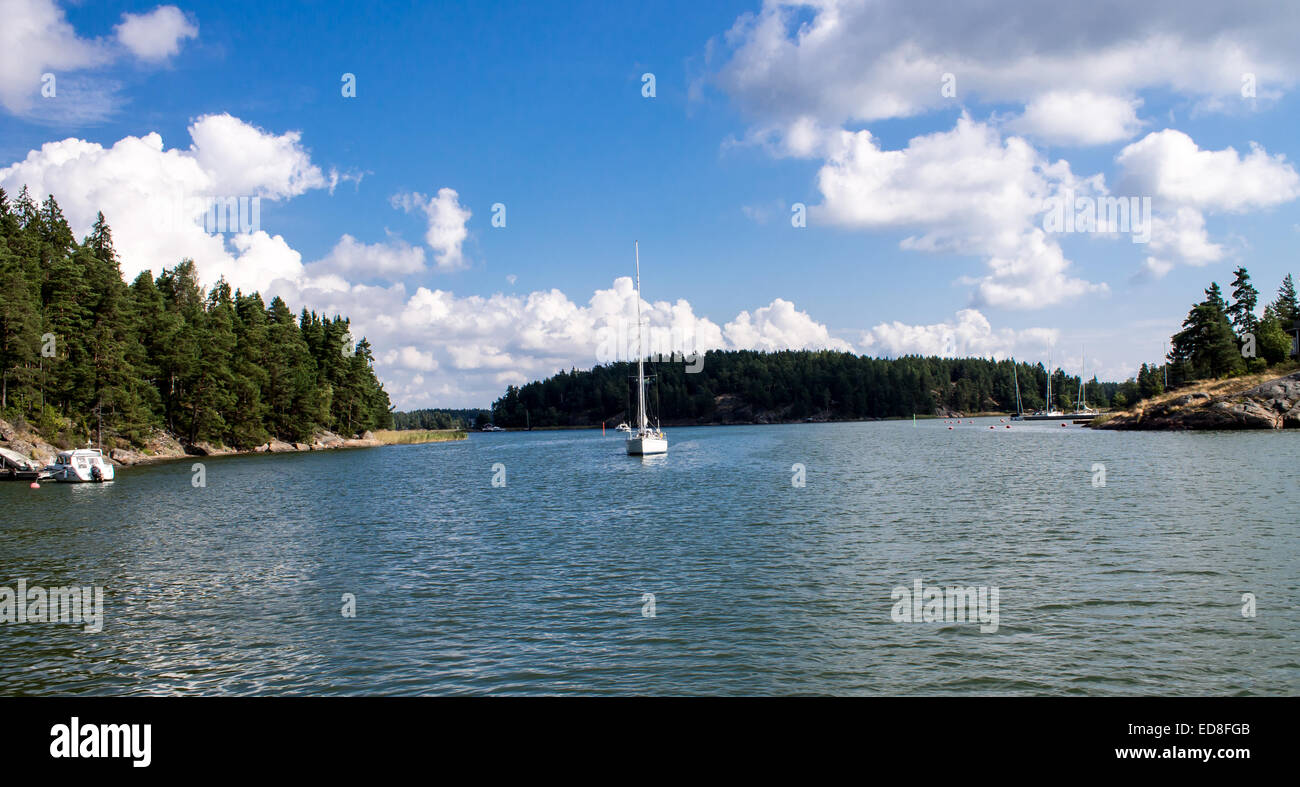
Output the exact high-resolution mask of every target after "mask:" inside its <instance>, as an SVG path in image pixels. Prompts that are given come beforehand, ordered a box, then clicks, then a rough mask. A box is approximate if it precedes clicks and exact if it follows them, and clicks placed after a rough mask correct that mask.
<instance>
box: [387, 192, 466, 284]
mask: <svg viewBox="0 0 1300 787" xmlns="http://www.w3.org/2000/svg"><path fill="white" fill-rule="evenodd" d="M392 203H393V207H395V208H400V209H402V210H405V211H406V212H408V213H410V212H412V211H415V210H420V211H423V212H424V214H425V216H426V217H427V218H428V221H429V229H428V231H427V232H426V233H425V236H424V239H425V242H426V243H428V244H429V248H431V249H433V251H434V261H435V264H436V265H437V267H438V270H443V271H454V270H458V269H460V268H464V267H466V266H467V264H468V263H467V262H466V261H465V255H464V253H463V251H462V246H463V245H464V243H465V239H466V238H467V237H469V230H468V229H467V228H466V224H467V223H468V222H469V219H470V216H471V215H473V214H472V213H470V210H469V208H466V207H464V206H462V205H461V204H460V195H459V194H457V193H456V190H455V189H451V188H446V187H443V188H440V189H438V193H437V194H436V195H435V196H434V197H433V198H432V199H430V198H429V197H426V196H425V195H423V194H421V193H419V192H411V193H409V194H397V195H395V196H394V197H393V199H392Z"/></svg>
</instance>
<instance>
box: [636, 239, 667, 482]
mask: <svg viewBox="0 0 1300 787" xmlns="http://www.w3.org/2000/svg"><path fill="white" fill-rule="evenodd" d="M633 249H634V251H635V253H636V412H637V430H636V431H635V432H631V433H630V434H628V437H627V453H628V456H644V455H646V454H666V453H668V437H667V436H666V435H665V434H664V433H663V431H662V430H660V428H659V424H658V423H656V424H655V426H654V428H651V427H650V419H649V418H647V417H646V413H645V388H646V379H645V358H644V357H643V356H644V355H645V353H644V352H643V351H642V347H641V328H642V326H641V247H640V244H637V243H634V244H633Z"/></svg>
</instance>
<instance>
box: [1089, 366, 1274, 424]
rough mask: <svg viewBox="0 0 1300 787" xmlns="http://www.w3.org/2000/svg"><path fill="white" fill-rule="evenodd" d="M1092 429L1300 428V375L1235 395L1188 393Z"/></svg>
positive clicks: (1112, 419)
mask: <svg viewBox="0 0 1300 787" xmlns="http://www.w3.org/2000/svg"><path fill="white" fill-rule="evenodd" d="M1093 428H1094V429H1121V430H1179V431H1181V430H1189V429H1197V430H1200V429H1300V372H1294V373H1292V374H1289V375H1286V376H1285V377H1278V378H1276V379H1273V380H1268V381H1267V382H1264V383H1262V384H1260V385H1257V386H1255V387H1254V388H1250V389H1248V390H1245V391H1238V392H1235V393H1227V394H1219V395H1212V394H1210V393H1206V392H1204V391H1194V392H1191V393H1185V394H1182V395H1180V396H1174V397H1172V398H1169V399H1166V400H1164V401H1161V402H1156V403H1151V404H1146V405H1141V406H1139V407H1137V408H1135V409H1133V410H1130V411H1127V412H1122V413H1118V414H1116V415H1114V416H1112V417H1110V418H1109V419H1107V420H1106V421H1104V422H1102V423H1099V424H1096V425H1095V426H1094V427H1093Z"/></svg>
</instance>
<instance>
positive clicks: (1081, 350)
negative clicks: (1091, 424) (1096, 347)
mask: <svg viewBox="0 0 1300 787" xmlns="http://www.w3.org/2000/svg"><path fill="white" fill-rule="evenodd" d="M1079 357H1080V358H1081V359H1082V360H1081V363H1082V364H1083V366H1082V368H1080V369H1079V401H1078V402H1076V403H1075V405H1074V411H1075V412H1076V413H1078V412H1082V411H1083V408H1084V406H1085V405H1084V403H1083V393H1084V388H1083V386H1084V385H1087V383H1085V382H1084V377H1085V376H1087V374H1088V352H1087V350H1085V349H1084V348H1083V347H1082V346H1080V347H1079Z"/></svg>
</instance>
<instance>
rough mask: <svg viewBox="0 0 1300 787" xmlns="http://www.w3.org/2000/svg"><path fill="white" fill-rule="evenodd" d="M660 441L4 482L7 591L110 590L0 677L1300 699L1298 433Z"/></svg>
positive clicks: (857, 433) (522, 445)
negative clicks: (938, 596)
mask: <svg viewBox="0 0 1300 787" xmlns="http://www.w3.org/2000/svg"><path fill="white" fill-rule="evenodd" d="M990 423H992V424H995V425H996V426H997V428H996V429H993V430H990V429H988V425H989V424H990ZM669 438H670V441H671V449H670V453H669V454H668V456H666V457H656V458H648V459H645V460H642V459H634V458H629V457H627V456H625V455H624V454H623V449H622V440H621V435H617V436H616V434H615V433H614V432H610V434H609V435H608V436H607V437H602V436H601V435H600V434H599V433H598V432H591V431H581V432H533V433H510V434H474V435H471V436H470V439H469V440H468V441H466V442H463V443H459V444H433V445H422V446H392V447H387V448H380V449H371V450H354V451H345V452H333V453H311V454H294V455H280V456H264V455H262V456H250V457H235V458H226V459H208V460H204V464H205V466H206V476H207V478H206V480H207V486H206V488H195V487H194V486H193V485H192V484H191V478H192V472H191V462H189V461H185V462H174V463H168V464H164V465H158V466H154V467H146V468H135V469H127V470H121V471H119V473H118V480H117V481H116V482H115V483H113V484H111V485H104V486H93V485H76V486H74V485H56V484H47V485H45V486H44V487H43V488H41V489H40V490H35V491H34V490H31V489H28V488H27V486H26V485H25V484H12V483H6V484H0V511H2V514H0V585H6V586H9V587H14V586H15V584H16V582H17V580H18V579H20V578H25V579H26V580H27V582H28V583H29V584H34V585H44V586H59V585H69V584H79V585H89V584H99V585H103V586H104V587H105V604H106V612H105V620H104V627H103V631H102V632H100V633H97V634H96V633H87V632H83V631H82V630H81V629H80V627H74V626H71V625H58V624H43V623H22V624H17V623H9V624H0V693H2V694H6V695H13V694H59V695H66V694H263V693H266V694H467V693H468V694H486V693H518V694H533V693H587V694H611V693H651V694H789V693H833V694H1143V695H1147V694H1197V695H1202V694H1295V693H1297V691H1300V591H1298V590H1297V579H1300V570H1298V569H1300V536H1298V535H1297V520H1298V519H1300V516H1297V514H1298V513H1300V483H1298V478H1297V477H1298V475H1300V474H1298V472H1297V471H1298V469H1300V434H1293V433H1271V434H1263V433H1240V434H1235V433H1201V434H1191V433H1188V434H1136V433H1128V434H1120V433H1107V432H1097V433H1093V432H1089V431H1088V430H1085V429H1080V428H1077V427H1071V428H1068V429H1062V428H1060V427H1058V426H1055V425H1050V424H1043V425H1039V424H1032V425H1017V426H1016V427H1015V428H1014V429H1011V430H1007V429H1004V428H1003V425H1002V424H1001V423H998V421H997V419H991V420H978V419H977V421H976V424H975V425H968V424H963V425H962V426H960V427H958V428H957V429H955V430H952V431H949V430H948V429H947V427H946V426H945V425H944V423H943V422H942V421H930V422H922V423H920V424H919V425H917V426H915V427H914V426H913V425H912V424H911V423H900V422H892V423H861V424H824V425H822V424H810V425H799V426H767V427H719V428H695V429H672V430H669ZM1096 462H1101V463H1104V464H1105V468H1106V485H1105V486H1104V487H1094V486H1093V477H1094V475H1093V472H1092V466H1093V464H1094V463H1096ZM496 463H500V464H502V465H504V467H505V474H506V485H505V486H504V487H493V486H492V483H491V482H492V477H493V468H492V466H493V465H494V464H496ZM794 463H801V464H803V465H804V466H805V467H806V486H804V487H803V488H797V487H794V486H792V485H791V477H792V470H791V465H792V464H794ZM917 578H920V579H923V580H924V581H925V582H926V583H927V584H933V585H944V586H949V585H963V586H993V587H997V588H999V591H1000V609H999V618H1000V622H999V627H998V630H997V631H996V632H995V633H980V631H979V628H978V625H977V624H971V623H896V622H894V621H893V620H891V615H890V611H891V608H892V606H893V602H892V600H891V590H892V589H893V588H894V587H895V586H900V585H901V586H908V587H910V586H911V585H912V582H913V580H915V579H917ZM1247 592H1249V593H1254V594H1255V596H1256V598H1257V605H1258V607H1257V614H1256V617H1254V618H1247V617H1243V616H1242V613H1241V610H1242V603H1243V602H1242V594H1243V593H1247ZM344 593H353V594H355V596H356V616H355V617H353V618H346V617H344V616H343V615H342V614H341V609H342V607H343V602H342V600H341V596H342V595H343V594H344ZM645 593H653V594H654V596H655V612H656V615H655V617H644V616H643V614H642V609H643V602H642V597H643V594H645Z"/></svg>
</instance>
